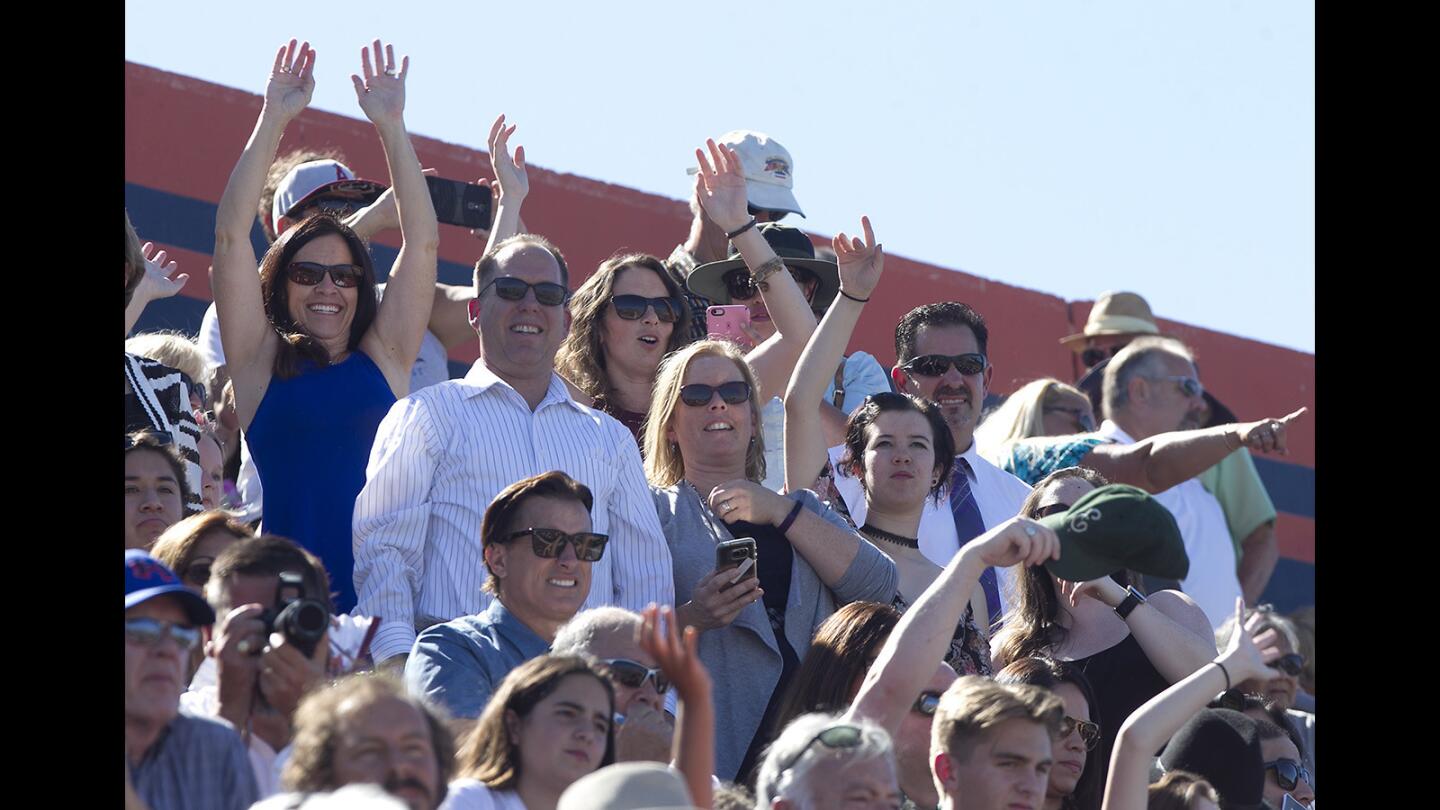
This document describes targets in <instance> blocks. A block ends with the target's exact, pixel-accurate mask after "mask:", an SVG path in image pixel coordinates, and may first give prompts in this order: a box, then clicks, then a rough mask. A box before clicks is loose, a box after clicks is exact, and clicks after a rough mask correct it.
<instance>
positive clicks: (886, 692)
mask: <svg viewBox="0 0 1440 810" xmlns="http://www.w3.org/2000/svg"><path fill="white" fill-rule="evenodd" d="M1049 559H1056V560H1058V559H1060V540H1059V538H1057V537H1056V536H1055V533H1054V532H1052V531H1050V530H1049V529H1047V528H1045V527H1044V526H1042V525H1040V524H1039V523H1036V522H1034V521H1032V520H1027V519H1025V518H1021V517H1015V518H1011V519H1010V520H1008V521H1006V522H1004V523H1002V524H1000V525H999V526H996V527H995V528H993V529H991V530H990V531H988V532H986V533H985V534H983V535H981V536H980V537H979V538H978V539H976V540H975V541H974V542H971V543H968V544H966V546H965V547H964V548H962V549H961V550H960V551H958V552H957V553H956V554H955V556H954V557H953V558H951V560H950V564H949V565H947V566H945V570H944V571H942V572H941V573H940V576H938V577H936V578H935V581H934V582H932V583H930V587H928V588H926V589H925V593H923V594H921V596H920V599H919V601H917V602H916V603H915V604H913V605H911V606H910V609H909V610H907V611H906V612H905V615H904V616H901V617H900V623H899V624H897V625H896V626H895V630H894V631H893V632H891V633H890V637H889V638H888V639H886V640H885V646H884V648H883V649H881V650H880V657H879V658H877V659H876V660H875V664H874V665H873V666H871V667H870V671H869V672H868V673H867V674H866V675H865V681H864V683H863V684H861V686H860V692H859V694H857V695H856V696H855V700H854V702H853V703H851V704H850V710H849V712H848V714H849V716H851V717H866V718H869V719H870V720H872V721H874V722H875V723H876V724H878V725H879V726H880V727H881V728H884V729H885V730H886V731H888V732H890V733H891V734H894V733H895V732H896V731H897V730H898V729H899V728H900V721H901V720H903V719H904V718H905V713H906V712H907V711H909V709H910V705H911V704H912V703H914V702H915V696H916V695H918V694H920V690H921V689H923V688H924V686H925V683H926V682H927V681H928V680H929V679H930V676H931V674H933V673H934V671H935V665H936V664H938V663H940V661H941V660H943V659H944V657H945V651H946V650H947V649H948V648H949V646H950V639H951V637H952V636H954V635H955V625H957V624H958V623H959V622H960V616H961V615H962V614H963V613H964V612H965V606H966V605H967V604H969V603H970V595H971V593H972V592H973V591H974V590H975V586H976V585H977V584H978V583H979V582H980V574H981V573H982V572H983V571H984V570H985V569H986V568H987V567H989V566H992V565H993V566H1007V565H1015V564H1017V563H1020V562H1024V563H1025V564H1027V565H1041V564H1043V563H1044V562H1045V561H1046V560H1049Z"/></svg>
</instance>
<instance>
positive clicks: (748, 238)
mask: <svg viewBox="0 0 1440 810" xmlns="http://www.w3.org/2000/svg"><path fill="white" fill-rule="evenodd" d="M705 145H706V146H707V147H709V150H710V156H709V158H707V157H706V156H705V152H704V151H702V150H700V149H696V150H695V160H696V161H697V162H698V163H699V165H700V173H699V174H697V175H696V177H695V194H696V197H697V198H698V199H699V200H700V206H701V208H703V209H704V211H705V213H706V214H708V215H709V216H710V218H711V219H712V220H714V222H715V224H716V225H717V226H719V227H721V228H723V229H725V232H726V233H734V232H735V231H736V230H739V229H740V228H741V227H742V226H744V225H745V223H747V222H749V221H750V219H751V217H750V214H749V213H747V212H746V209H745V199H746V198H745V172H744V170H743V169H742V168H741V166H740V157H739V156H738V155H736V154H735V150H733V149H731V148H730V147H728V146H725V145H723V144H722V145H716V143H715V141H714V140H713V139H711V140H707V141H705ZM712 161H713V163H714V165H713V166H712V165H711V162H712ZM732 241H733V242H734V244H735V248H736V250H739V251H740V257H741V258H742V259H744V260H745V266H746V267H748V268H749V269H750V274H751V275H752V276H753V277H754V279H755V286H756V287H758V288H759V289H760V298H761V300H763V301H764V302H765V308H766V309H767V310H768V311H769V312H770V319H771V321H772V322H773V323H774V324H775V334H774V336H773V337H771V338H770V339H769V340H767V341H765V342H764V343H762V344H760V345H759V346H756V347H755V348H754V349H751V350H750V352H749V353H748V354H747V355H746V356H745V359H746V360H748V361H749V362H750V365H751V366H753V367H754V369H755V376H756V377H757V378H758V380H759V382H760V390H761V392H763V397H762V398H761V399H760V400H759V401H760V402H766V401H768V400H769V398H770V397H772V396H778V395H780V394H783V393H784V391H785V383H786V381H788V380H789V378H790V369H791V367H792V366H794V364H795V360H796V358H798V357H799V356H800V351H801V350H802V349H804V348H805V341H807V340H809V339H810V335H811V333H813V332H814V331H815V313H813V312H811V311H810V304H809V303H808V302H807V301H806V300H805V294H804V293H802V292H801V291H800V285H798V284H796V283H795V279H794V278H793V277H792V276H791V275H790V273H789V271H787V270H786V269H785V263H784V262H782V261H781V260H780V258H779V257H778V256H776V255H775V251H774V250H772V249H771V248H770V243H769V242H766V241H765V237H763V236H761V235H760V231H759V230H758V229H757V228H755V227H750V228H748V229H747V230H746V231H745V232H744V233H742V234H739V235H737V236H736V237H735V238H734V240H732ZM831 369H832V370H833V369H834V366H831Z"/></svg>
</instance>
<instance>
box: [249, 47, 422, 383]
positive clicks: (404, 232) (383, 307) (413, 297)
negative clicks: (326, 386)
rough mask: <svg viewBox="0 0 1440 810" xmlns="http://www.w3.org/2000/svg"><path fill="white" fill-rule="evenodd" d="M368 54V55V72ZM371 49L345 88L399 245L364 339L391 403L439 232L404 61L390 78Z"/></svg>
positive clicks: (417, 335)
mask: <svg viewBox="0 0 1440 810" xmlns="http://www.w3.org/2000/svg"><path fill="white" fill-rule="evenodd" d="M371 48H373V49H374V53H375V66H374V69H373V70H372V69H371V64H370V52H371ZM371 48H361V49H360V64H361V72H362V73H363V74H364V78H363V79H362V78H361V77H360V76H357V75H354V74H351V75H350V81H351V83H352V84H354V85H355V95H356V97H357V99H358V100H359V102H360V109H361V110H363V111H364V112H365V116H366V117H367V118H369V119H370V121H371V123H373V124H374V125H375V131H376V132H378V133H379V134H380V143H381V145H382V146H383V147H384V148H385V164H386V166H387V168H388V169H389V170H390V181H391V184H392V185H391V188H392V190H393V191H394V192H395V208H396V212H397V214H398V216H399V218H400V239H401V242H400V253H399V255H398V256H396V257H395V266H394V267H393V268H392V269H391V271H390V281H389V284H388V285H387V286H386V288H385V298H384V299H383V300H382V301H381V302H380V308H379V310H378V311H377V312H376V313H375V323H374V325H373V326H371V327H370V331H369V333H367V334H366V335H365V338H364V339H365V341H366V342H367V343H368V344H370V348H372V349H375V350H377V351H372V352H371V355H370V359H371V360H374V361H375V363H376V365H378V366H380V368H381V370H382V371H384V372H385V378H386V380H388V381H389V383H390V388H391V390H392V391H394V392H395V394H396V396H404V395H406V394H407V393H409V392H410V367H411V366H412V365H414V364H415V355H416V354H418V353H419V351H420V342H421V341H422V340H424V338H425V326H426V324H427V323H428V322H429V320H430V307H431V305H432V304H433V302H434V299H435V263H436V261H437V257H438V256H439V250H440V226H439V225H438V224H436V222H435V206H434V205H433V204H431V202H430V187H429V186H428V185H427V184H426V183H425V176H424V174H422V173H421V170H420V159H419V158H418V157H416V155H415V147H414V146H413V145H412V144H411V143H410V136H409V134H408V133H406V131H405V77H406V75H407V74H408V73H409V72H410V57H408V56H406V57H404V58H403V59H401V60H400V64H399V71H398V72H397V71H396V64H395V48H394V46H392V45H386V46H385V49H384V60H383V62H382V57H381V49H380V40H378V39H377V40H375V41H374V43H373V44H372V46H371ZM222 323H223V316H222ZM377 354H378V355H380V356H376V355H377Z"/></svg>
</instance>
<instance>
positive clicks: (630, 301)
mask: <svg viewBox="0 0 1440 810" xmlns="http://www.w3.org/2000/svg"><path fill="white" fill-rule="evenodd" d="M610 306H612V307H614V308H615V314H616V315H619V316H620V317H621V318H622V319H624V320H627V321H638V320H640V319H641V318H643V317H645V310H646V309H647V308H649V307H654V308H655V319H656V320H658V321H660V322H661V323H675V322H676V321H678V320H680V309H679V307H677V306H676V305H675V300H674V299H673V298H646V297H645V296H643V295H617V296H615V297H613V298H611V299H610Z"/></svg>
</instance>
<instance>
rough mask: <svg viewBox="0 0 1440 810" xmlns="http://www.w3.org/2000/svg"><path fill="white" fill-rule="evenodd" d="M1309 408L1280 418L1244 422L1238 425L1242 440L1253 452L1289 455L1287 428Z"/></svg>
mask: <svg viewBox="0 0 1440 810" xmlns="http://www.w3.org/2000/svg"><path fill="white" fill-rule="evenodd" d="M1307 410H1309V409H1308V408H1304V407H1302V408H1300V409H1298V410H1295V411H1292V412H1291V413H1290V414H1289V415H1288V416H1284V417H1282V418H1280V419H1261V420H1260V421H1258V422H1242V423H1240V424H1238V425H1236V428H1237V429H1238V430H1239V431H1240V441H1241V443H1242V444H1244V445H1245V446H1246V447H1249V448H1250V450H1251V452H1255V453H1262V452H1263V453H1270V452H1276V453H1279V454H1280V455H1282V456H1285V455H1289V454H1290V451H1289V450H1287V449H1286V448H1285V429H1286V428H1287V427H1289V426H1290V423H1291V422H1293V421H1295V420H1296V419H1299V418H1300V416H1301V415H1302V414H1304V413H1305V412H1306V411H1307Z"/></svg>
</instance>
